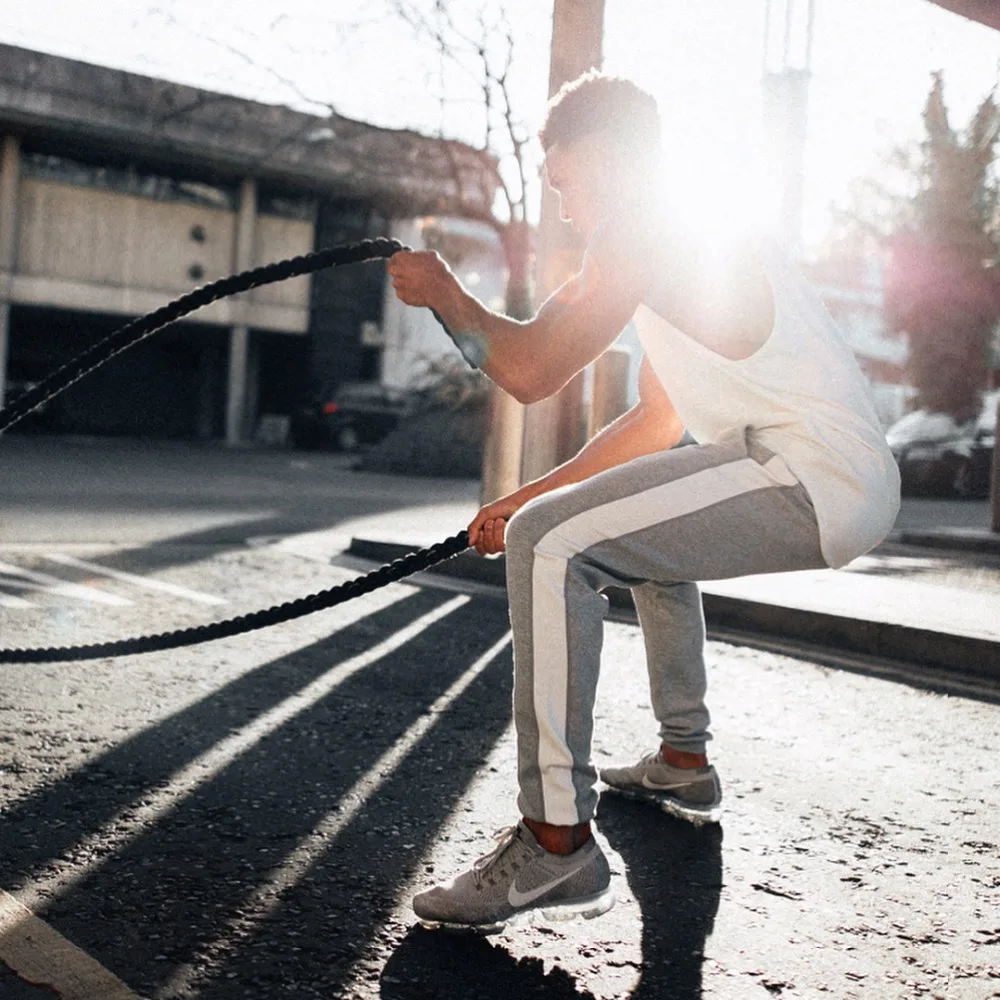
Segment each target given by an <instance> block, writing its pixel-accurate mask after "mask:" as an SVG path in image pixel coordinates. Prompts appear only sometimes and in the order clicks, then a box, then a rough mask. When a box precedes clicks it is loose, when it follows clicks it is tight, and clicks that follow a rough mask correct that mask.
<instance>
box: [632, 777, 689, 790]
mask: <svg viewBox="0 0 1000 1000" xmlns="http://www.w3.org/2000/svg"><path fill="white" fill-rule="evenodd" d="M689 784H691V782H689V781H673V782H669V783H668V784H666V785H659V784H657V783H656V782H655V781H650V780H649V775H648V774H644V775H643V776H642V786H643V788H648V789H649V790H650V791H651V792H669V791H670V789H671V788H680V787H681V786H682V785H689Z"/></svg>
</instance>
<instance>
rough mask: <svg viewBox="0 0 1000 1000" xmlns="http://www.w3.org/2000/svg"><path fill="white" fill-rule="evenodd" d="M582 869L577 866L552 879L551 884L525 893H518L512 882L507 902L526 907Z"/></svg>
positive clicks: (581, 866)
mask: <svg viewBox="0 0 1000 1000" xmlns="http://www.w3.org/2000/svg"><path fill="white" fill-rule="evenodd" d="M582 869H583V865H578V866H577V867H576V868H574V869H573V870H572V871H570V872H566V874H565V875H560V876H559V878H556V879H553V880H552V881H551V882H546V883H545V885H540V886H538V888H537V889H529V890H528V891H527V892H518V891H517V885H516V884H515V883H514V882H511V884H510V891H509V892H508V893H507V902H508V903H510V905H511V906H527V905H528V904H529V903H533V902H534V901H535V900H536V899H538V897H539V896H544V895H545V893H547V892H548V891H549V889H554V888H555V887H556V886H557V885H561V884H562V883H563V882H565V881H566V879H568V878H572V877H573V876H574V875H575V874H576V873H577V872H578V871H581V870H582Z"/></svg>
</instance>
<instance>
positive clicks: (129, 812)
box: [17, 595, 469, 906]
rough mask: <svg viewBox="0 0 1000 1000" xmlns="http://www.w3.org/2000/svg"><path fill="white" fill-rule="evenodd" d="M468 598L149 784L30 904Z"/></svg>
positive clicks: (26, 888)
mask: <svg viewBox="0 0 1000 1000" xmlns="http://www.w3.org/2000/svg"><path fill="white" fill-rule="evenodd" d="M468 601H469V598H468V597H465V596H464V595H463V596H460V597H454V598H452V599H451V600H450V601H446V602H445V603H444V604H442V605H440V606H439V607H437V608H434V610H433V611H429V612H428V613H427V614H425V615H422V616H421V617H420V618H418V619H417V620H416V621H414V622H411V623H410V624H409V625H407V626H406V627H405V628H401V629H400V630H399V631H398V632H394V633H393V634H392V635H390V636H389V637H388V638H386V639H383V640H382V642H380V643H377V644H376V645H374V646H372V647H371V649H367V650H365V651H364V652H363V653H359V654H358V655H357V656H352V657H351V658H350V659H348V660H344V661H343V662H342V663H338V664H336V665H335V666H333V667H331V668H330V669H329V670H328V671H327V672H326V673H325V674H323V675H322V676H320V677H317V678H316V679H315V680H314V681H312V682H311V683H310V684H308V685H306V687H304V688H303V689H302V690H301V691H296V692H295V694H292V695H290V696H289V697H288V698H286V699H285V700H284V701H283V702H281V703H280V704H278V705H276V706H275V707H274V708H272V709H270V710H269V711H267V712H265V713H264V714H263V715H261V716H260V717H258V718H256V719H254V721H253V722H251V723H250V724H249V725H247V726H244V727H243V728H242V729H239V730H237V731H236V732H235V733H231V734H230V735H229V736H227V737H225V738H224V739H222V740H220V741H219V742H218V743H216V744H215V746H213V747H211V748H210V749H208V750H206V751H205V752H204V753H202V754H201V755H200V756H198V757H195V759H194V760H192V761H191V762H190V763H189V764H186V765H185V766H184V767H182V768H181V769H179V770H177V771H175V772H174V773H173V774H172V775H170V777H169V778H168V779H167V780H166V781H165V782H164V783H163V784H162V785H161V786H159V787H157V788H149V789H146V790H145V791H144V792H143V794H142V795H141V799H142V802H141V804H137V803H135V802H131V803H129V804H128V805H126V806H125V807H124V809H122V810H121V811H120V812H119V813H117V814H116V815H115V816H113V817H112V818H111V819H110V820H109V821H108V822H107V823H105V824H104V826H103V827H101V829H100V830H96V831H95V832H94V833H92V834H90V835H89V836H87V837H85V838H84V839H83V840H80V841H78V842H77V843H76V844H75V845H74V846H73V847H72V848H69V849H68V850H67V851H66V852H65V853H64V854H63V857H64V858H68V857H71V856H73V855H80V854H84V855H91V856H94V859H95V860H94V861H93V863H92V864H90V865H81V866H80V867H75V866H74V869H73V871H72V872H70V873H68V874H67V873H65V872H60V871H56V872H55V873H50V874H47V875H43V876H40V877H38V878H37V879H35V880H33V881H31V882H29V883H27V884H25V885H23V886H18V887H17V888H18V891H19V893H20V896H21V898H22V899H24V901H25V902H26V903H27V904H28V905H29V906H34V905H36V904H37V902H39V901H41V900H43V899H47V898H51V897H53V896H59V895H61V894H64V893H66V892H68V891H69V890H71V889H72V888H73V887H74V886H75V885H77V884H78V883H79V882H81V881H82V880H83V879H84V878H86V877H87V876H88V875H90V874H92V873H93V872H95V871H97V870H98V869H99V868H100V867H101V865H103V864H104V862H105V861H106V860H108V859H110V858H111V857H113V855H114V853H115V852H116V851H120V850H123V849H124V848H125V847H126V846H127V845H128V844H129V843H130V842H131V841H132V840H134V839H135V838H136V837H138V836H139V835H140V834H142V833H143V832H145V831H146V830H147V829H149V827H150V826H151V825H152V824H153V823H155V822H156V821H157V820H159V819H161V818H162V817H163V816H164V815H166V814H167V813H168V812H169V811H170V810H171V809H173V808H174V807H175V806H176V805H177V803H178V802H180V801H181V800H182V799H183V798H184V797H185V796H186V795H188V794H190V793H191V792H192V791H193V790H194V789H195V788H197V787H198V786H199V785H202V784H204V783H205V782H207V781H211V779H212V778H214V777H215V775H217V774H219V773H220V772H221V771H222V770H223V769H225V768H226V767H229V766H230V765H231V764H232V763H233V761H235V760H237V758H239V757H240V755H241V754H244V753H246V752H247V751H248V750H250V749H252V748H253V747H254V746H255V745H256V744H257V743H258V742H259V741H260V740H262V739H263V738H264V737H265V736H268V735H269V734H270V733H273V732H274V731H275V730H276V729H278V728H279V727H281V726H283V725H285V724H286V723H288V722H290V721H291V720H292V719H293V718H294V717H295V716H296V715H298V714H299V713H300V712H304V711H305V710H306V709H308V708H311V707H312V706H313V705H315V704H316V703H317V702H319V701H320V700H321V699H323V698H325V697H326V696H327V695H328V694H329V693H330V692H331V691H333V690H334V688H336V687H337V686H338V685H339V684H342V683H343V682H344V681H345V680H347V678H348V677H350V676H351V675H352V674H354V673H357V671H359V670H362V669H363V668H364V667H367V666H368V665H369V664H371V663H375V662H376V661H377V660H380V659H381V658H382V657H383V656H387V655H388V654H389V653H391V652H393V651H394V650H396V649H399V648H400V647H402V646H404V645H406V643H408V642H409V641H410V640H411V639H413V638H415V637H416V636H417V635H419V634H420V633H421V632H422V631H423V630H424V629H426V628H429V627H430V626H431V625H433V624H434V622H436V621H438V620H440V619H441V618H445V617H446V616H448V615H450V614H451V613H452V612H453V611H457V610H458V608H460V607H462V605H464V604H467V603H468Z"/></svg>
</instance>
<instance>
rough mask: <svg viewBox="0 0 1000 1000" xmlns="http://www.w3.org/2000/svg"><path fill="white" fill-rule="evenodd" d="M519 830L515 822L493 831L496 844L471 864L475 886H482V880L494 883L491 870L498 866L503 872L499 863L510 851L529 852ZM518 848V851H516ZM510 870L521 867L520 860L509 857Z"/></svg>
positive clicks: (511, 852) (512, 852) (522, 853)
mask: <svg viewBox="0 0 1000 1000" xmlns="http://www.w3.org/2000/svg"><path fill="white" fill-rule="evenodd" d="M519 831H520V826H519V825H518V824H515V825H514V826H504V827H501V828H500V829H499V830H497V831H495V832H494V834H493V839H494V840H495V841H497V846H496V847H494V848H493V850H492V851H490V853H489V854H484V855H483V856H482V857H481V858H478V859H477V860H476V861H475V862H473V865H472V872H473V875H474V877H475V880H476V888H477V889H480V888H482V884H483V882H484V881H487V882H489V884H490V885H496V879H495V878H493V871H494V869H495V868H497V867H498V866H499V868H500V871H501V872H504V870H505V869H504V867H503V864H501V859H502V858H503V857H504V856H505V855H507V854H508V852H510V854H512V855H513V854H514V853H515V852H517V853H520V854H521V855H524V854H526V853H530V852H529V851H528V848H527V847H526V846H525V844H524V842H523V841H522V840H521V838H520V837H519V836H518V833H519ZM518 848H520V851H519V852H518ZM508 860H509V861H510V865H511V870H512V871H515V872H516V871H517V870H518V869H519V868H521V867H522V866H521V864H520V862H519V861H518V860H517V859H516V858H514V857H510V858H509V859H508Z"/></svg>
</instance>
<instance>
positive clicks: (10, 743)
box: [0, 545, 1000, 1000]
mask: <svg viewBox="0 0 1000 1000" xmlns="http://www.w3.org/2000/svg"><path fill="white" fill-rule="evenodd" d="M75 551H77V552H80V553H82V554H85V555H86V556H87V557H88V558H101V556H100V553H99V552H97V551H95V550H93V549H92V548H91V549H88V550H84V549H83V548H80V549H77V550H75ZM179 556H180V557H181V558H178V559H177V560H176V562H175V563H174V564H173V566H172V568H171V569H169V570H167V569H165V568H164V567H163V566H162V564H161V565H160V566H158V567H156V568H155V569H154V573H155V575H156V576H157V577H158V578H160V579H163V580H166V581H169V582H172V583H175V584H177V585H181V586H186V587H190V588H195V587H197V588H198V589H199V590H200V591H201V592H205V593H211V594H214V595H216V596H219V597H222V598H225V599H226V600H228V601H229V604H228V605H226V609H225V614H227V615H228V614H230V613H239V612H240V611H241V610H243V609H244V607H245V606H248V605H253V606H259V605H260V604H262V603H267V602H269V601H278V600H284V599H287V598H288V597H290V596H298V595H299V594H301V593H303V592H307V591H309V590H313V589H319V588H320V587H322V586H329V585H331V584H332V583H335V582H338V581H340V580H342V579H345V578H347V577H348V576H349V575H351V571H350V570H349V569H346V568H343V567H337V566H333V565H329V564H326V563H323V562H320V561H317V560H313V559H303V558H301V557H299V556H296V555H294V554H291V553H288V552H285V551H283V550H282V549H281V548H280V547H278V546H267V545H265V546H257V547H245V548H242V549H236V548H221V547H215V546H202V547H201V549H200V554H199V557H198V558H194V553H192V552H191V551H190V550H184V551H183V552H181V553H179ZM13 557H17V558H21V559H24V557H25V553H24V552H23V550H22V551H21V552H20V553H15V554H14V556H13ZM139 568H140V567H139V566H137V565H135V564H134V563H133V564H132V569H139ZM106 586H107V588H108V590H109V592H111V591H114V592H118V593H131V591H128V590H127V589H122V588H121V586H120V585H119V584H117V583H109V584H107V585H106ZM64 603H65V602H62V603H61V602H60V601H59V600H58V599H57V597H56V596H53V597H51V604H50V605H49V606H48V607H49V609H50V610H48V611H46V613H45V615H44V616H41V615H40V616H39V618H38V619H37V620H36V621H34V622H33V624H30V625H29V624H27V622H26V623H25V626H24V631H23V633H22V634H24V635H26V636H29V637H30V636H31V635H34V634H36V632H37V631H39V630H41V629H43V628H51V627H52V626H53V623H55V622H58V621H60V615H62V614H63V613H64V612H65V608H64V607H63V608H62V610H58V609H59V608H60V607H61V606H62V604H64ZM168 605H169V609H168ZM178 606H179V605H178V602H177V601H173V599H171V598H170V595H156V594H152V593H150V595H149V596H148V597H144V599H143V602H142V603H141V604H139V603H136V604H134V605H132V606H130V607H108V608H102V609H101V611H100V614H99V615H90V616H85V615H83V614H82V613H78V614H77V616H76V619H75V622H74V624H73V634H74V637H75V639H76V640H77V641H88V640H89V639H92V638H95V637H97V635H98V634H99V633H100V634H101V635H107V633H108V631H109V630H110V631H112V632H120V633H121V634H127V633H128V632H129V631H133V630H135V628H136V627H137V626H138V625H140V624H141V623H145V624H150V625H151V624H156V623H157V622H158V621H160V620H162V617H163V616H164V615H165V614H166V613H167V612H168V610H169V612H170V613H171V614H172V615H174V616H176V615H177V614H178V613H179V612H178ZM185 608H186V610H185V611H184V616H185V617H186V618H188V619H190V620H191V621H194V620H195V619H198V618H207V617H212V616H218V615H219V614H220V611H221V609H219V608H206V607H205V606H199V605H194V604H189V605H185ZM8 614H9V612H8ZM709 656H710V684H711V692H712V706H713V711H714V715H715V732H716V742H715V743H714V744H713V747H712V751H713V759H714V760H715V762H716V764H717V766H718V767H719V769H720V771H721V774H722V776H723V780H724V783H725V786H726V794H727V806H728V808H727V813H726V816H725V818H724V821H723V823H722V825H721V826H717V827H706V828H703V829H701V830H696V829H695V828H693V827H691V826H688V825H686V824H683V823H681V822H679V821H676V820H674V819H672V818H670V817H668V816H666V815H664V814H662V813H660V812H658V811H657V810H654V809H650V808H646V807H644V806H642V805H640V804H637V803H632V802H623V801H619V800H616V799H614V798H613V797H611V796H605V797H604V799H603V800H602V805H601V811H600V814H599V820H598V831H599V836H600V837H601V838H602V841H603V843H604V844H605V845H606V847H607V849H608V851H609V853H610V855H611V858H612V867H613V871H614V880H615V887H616V890H617V892H618V894H619V903H618V905H617V906H616V908H615V909H614V910H613V911H612V912H611V913H610V914H608V915H606V916H605V917H602V918H600V919H599V920H595V921H593V922H589V923H582V924H574V925H567V926H558V927H554V928H544V929H543V928H535V929H531V928H528V929H521V930H511V931H509V932H507V933H506V934H505V935H503V936H501V937H499V938H496V939H491V940H481V939H475V938H471V939H470V938H467V937H459V938H456V937H453V936H448V935H440V934H432V933H428V932H424V931H422V930H419V929H417V928H416V927H415V926H414V924H413V920H412V916H411V914H410V912H409V902H408V901H409V898H410V897H411V895H412V893H413V892H414V891H416V890H417V889H419V888H421V887H423V886H424V885H426V884H427V883H428V882H429V881H430V880H433V879H436V878H441V877H447V876H450V875H451V874H454V873H455V872H456V871H458V870H459V869H460V868H462V867H464V866H465V865H467V864H468V863H470V862H471V861H472V860H473V859H474V858H475V857H476V856H478V855H479V854H481V853H484V852H485V851H486V850H487V849H488V848H489V847H490V845H491V844H492V841H491V839H490V834H491V832H492V831H493V830H494V829H495V828H497V827H500V826H502V825H505V824H506V823H509V822H511V821H512V819H513V818H514V812H513V808H514V806H513V798H512V796H513V773H514V748H513V743H512V737H511V732H510V726H509V723H510V709H509V704H510V673H511V663H510V654H509V644H508V640H507V621H506V608H505V604H504V602H503V601H501V600H498V599H496V598H495V597H491V596H486V595H481V596H469V595H464V594H460V593H456V592H454V591H451V590H444V589H436V588H432V587H413V586H411V585H409V584H396V585H393V586H392V587H390V588H387V589H385V590H382V591H379V592H378V593H376V594H372V595H369V596H368V597H365V598H361V599H359V600H358V601H357V602H352V603H351V604H348V605H344V606H341V607H339V608H335V609H332V610H330V611H326V612H322V613H319V614H316V615H313V616H311V617H309V618H306V619H302V620H301V621H298V622H295V623H291V624H289V625H286V626H282V627H281V628H278V629H270V630H265V631H262V632H259V633H256V634H254V635H249V636H245V637H241V638H237V639H230V640H224V641H222V642H218V643H213V644H209V645H205V646H201V647H196V648H192V649H191V650H187V651H180V652H173V653H162V654H152V655H148V656H142V657H133V658H125V659H119V660H114V661H108V660H103V661H97V662H94V663H88V664H73V665H65V664H63V665H51V666H44V667H30V668H23V667H17V666H5V667H2V668H0V692H2V696H0V698H2V701H0V733H2V734H3V744H4V748H3V752H2V755H0V761H2V762H3V770H2V772H0V779H2V781H0V808H2V811H3V823H2V826H0V838H2V850H0V857H2V859H3V863H2V873H3V874H2V881H0V886H2V888H3V889H5V890H6V891H7V892H8V893H10V894H12V895H13V896H14V897H15V898H16V900H18V901H19V902H20V904H21V905H23V906H25V907H27V908H28V909H30V910H31V911H32V912H33V913H34V914H35V915H37V916H38V917H39V918H41V919H42V920H44V921H45V923H46V924H47V925H49V926H51V927H52V928H54V929H55V930H56V931H58V933H59V934H60V935H62V936H63V937H64V938H66V939H68V940H69V941H71V942H72V943H73V944H74V945H76V946H77V947H78V948H79V949H81V951H82V952H83V953H84V954H85V955H87V956H90V958H91V959H93V960H94V961H96V962H98V963H99V964H100V966H101V967H103V968H104V969H106V970H109V971H110V972H111V973H113V974H114V975H115V976H117V977H119V978H120V979H121V980H122V981H124V983H126V984H127V986H128V988H129V990H130V991H131V992H132V993H134V994H135V995H138V996H143V997H148V998H167V997H178V998H181V997H183V998H194V997H199V998H201V997H204V998H219V1000H230V998H233V1000H235V998H258V997H259V998H261V1000H264V998H276V997H280V998H285V997H287V998H300V997H301V998H313V997H351V998H365V1000H367V998H374V997H382V998H388V997H393V998H401V1000H416V998H425V997H426V998H430V997H441V996H463V997H465V996H468V997H482V998H486V1000H490V998H493V997H497V998H500V997H503V998H505V1000H506V998H508V997H509V996H511V995H516V996H525V997H532V996H537V997H546V998H551V997H556V998H558V997H567V998H569V997H577V996H584V997H587V996H592V997H624V996H632V997H651V998H652V997H656V998H665V997H666V998H670V997H678V998H694V997H720V998H722V997H724V998H734V1000H735V998H740V1000H743V998H746V997H753V996H761V997H764V996H768V995H770V996H775V995H787V996H834V997H843V998H852V997H866V998H867V997H876V998H882V997H885V998H889V997H893V998H895V997H899V998H903V997H912V996H918V995H925V996H938V997H955V998H959V1000H965V998H972V997H976V998H979V997H991V996H1000V965H998V964H997V961H998V960H997V959H996V957H995V952H996V947H997V941H998V940H1000V926H998V923H1000V921H998V920H997V910H996V894H997V890H998V889H1000V866H998V864H997V846H996V845H997V844H998V843H1000V822H998V820H997V811H996V803H997V800H998V792H1000V788H998V777H997V772H996V770H995V768H994V767H993V766H992V760H993V759H995V754H996V753H997V751H998V749H1000V745H998V744H1000V734H998V727H997V724H996V719H997V715H996V712H997V709H996V707H995V706H994V705H991V704H988V703H985V702H977V701H974V700H968V699H960V698H950V697H947V696H941V695H935V694H932V693H929V692H926V691H921V690H916V689H912V688H908V687H904V686H901V685H896V684H892V683H888V682H885V681H880V680H876V679H873V678H870V677H864V676H858V675H853V674H848V673H844V672H841V671H833V670H829V669H827V668H823V667H820V666H816V665H814V664H810V663H808V662H803V661H800V660H794V659H789V658H786V657H782V656H776V655H773V654H769V653H767V652H763V651H756V650H748V649H745V648H740V647H734V646H728V645H725V644H721V643H712V644H711V645H710V649H709ZM653 742H655V731H654V729H653V727H652V724H651V717H650V714H649V705H648V692H647V689H646V684H645V678H644V671H643V668H642V646H641V635H640V633H639V631H638V629H637V628H635V627H633V626H629V625H623V624H616V623H611V624H609V626H608V630H607V643H606V648H605V673H604V677H603V680H602V685H601V689H600V695H599V701H598V711H597V742H596V747H595V753H596V756H597V760H598V763H604V762H606V761H610V760H612V759H621V758H622V757H623V756H625V757H632V756H634V755H637V754H638V752H639V751H641V750H642V749H644V748H646V747H648V746H649V745H651V744H652V743H653ZM63 971H65V970H63ZM12 982H13V980H11V979H10V977H9V975H8V977H7V980H6V981H5V980H2V979H0V985H2V986H4V987H6V988H7V991H8V992H7V993H4V994H3V996H4V997H5V1000H7V996H8V993H9V994H10V996H11V998H12V1000H21V997H22V996H31V995H38V989H37V988H34V987H30V988H29V987H23V986H21V985H18V986H17V987H13V986H12V985H11V984H12ZM15 988H16V989H17V990H20V991H22V992H20V993H14V992H12V991H13V990H14V989H15ZM25 989H30V990H31V991H32V993H30V994H24V993H23V990H25ZM47 995H50V996H51V993H48V994H47Z"/></svg>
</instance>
